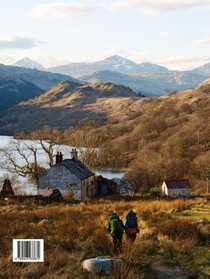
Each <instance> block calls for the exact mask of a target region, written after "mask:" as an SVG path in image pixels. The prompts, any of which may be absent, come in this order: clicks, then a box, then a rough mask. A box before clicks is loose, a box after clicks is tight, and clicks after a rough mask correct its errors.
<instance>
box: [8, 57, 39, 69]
mask: <svg viewBox="0 0 210 279" xmlns="http://www.w3.org/2000/svg"><path fill="white" fill-rule="evenodd" d="M13 66H17V67H23V68H28V69H36V70H39V71H43V70H44V67H43V66H42V65H41V64H39V63H37V62H35V61H33V60H31V59H30V58H28V57H25V58H23V59H21V60H18V61H17V62H15V63H14V64H13Z"/></svg>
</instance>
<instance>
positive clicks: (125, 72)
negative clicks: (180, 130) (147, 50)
mask: <svg viewBox="0 0 210 279" xmlns="http://www.w3.org/2000/svg"><path fill="white" fill-rule="evenodd" d="M14 65H18V66H21V67H23V68H28V69H31V68H33V69H37V70H39V71H40V69H42V71H41V73H43V70H44V71H46V72H52V73H57V74H62V75H65V76H66V77H67V76H68V77H69V76H70V77H71V78H72V77H74V78H76V79H77V81H76V82H78V79H79V80H80V81H81V82H85V83H95V82H112V83H115V84H118V85H120V84H121V85H124V86H126V87H130V88H131V89H132V90H134V91H135V92H136V94H137V95H144V96H162V95H166V94H168V93H170V92H172V91H177V92H180V91H183V90H186V89H189V88H193V87H195V86H196V85H198V84H199V83H200V82H202V81H204V80H205V79H207V78H209V77H210V63H208V64H205V65H203V66H202V67H198V68H196V69H193V70H191V71H173V70H169V69H167V68H166V67H163V66H160V65H156V64H152V63H149V62H145V63H141V64H139V63H135V62H133V61H131V60H129V59H127V58H124V57H121V56H118V55H114V56H111V57H108V58H106V59H104V60H101V61H96V62H92V63H70V64H67V65H61V66H57V67H51V68H47V69H44V68H43V66H42V65H40V64H38V63H36V62H35V61H32V60H31V59H29V58H24V59H21V60H19V61H17V62H16V63H15V64H14ZM66 80H68V79H66ZM28 81H29V82H31V80H28ZM42 82H43V81H42ZM35 85H36V86H38V87H40V85H38V84H35ZM53 85H54V84H53ZM42 89H44V90H47V89H49V87H48V88H42Z"/></svg>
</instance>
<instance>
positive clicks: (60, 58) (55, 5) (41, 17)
mask: <svg viewBox="0 0 210 279" xmlns="http://www.w3.org/2000/svg"><path fill="white" fill-rule="evenodd" d="M209 27H210V0H145V1H144V0H102V1H99V0H98V1H96V0H79V1H65V0H63V1H61V2H60V1H59V0H58V1H53V0H45V1H39V0H30V1H26V0H18V1H17V0H0V63H3V64H12V63H14V62H16V61H17V60H19V59H21V58H24V57H29V58H31V59H32V60H35V61H37V62H38V63H41V64H42V65H43V66H44V67H50V66H56V65H63V64H68V63H71V62H82V61H83V62H90V61H97V60H102V59H104V58H106V57H108V56H111V55H115V54H117V55H121V56H124V57H126V58H128V59H131V60H133V61H134V62H138V63H141V62H146V61H147V62H151V63H156V64H159V65H163V66H166V67H168V68H169V69H177V70H187V69H193V68H195V67H198V66H201V65H203V64H205V63H210V28H209Z"/></svg>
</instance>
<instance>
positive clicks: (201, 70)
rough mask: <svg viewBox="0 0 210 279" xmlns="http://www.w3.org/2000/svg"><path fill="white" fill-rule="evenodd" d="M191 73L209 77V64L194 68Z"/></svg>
mask: <svg viewBox="0 0 210 279" xmlns="http://www.w3.org/2000/svg"><path fill="white" fill-rule="evenodd" d="M191 72H193V73H197V74H200V75H206V76H208V77H210V63H207V64H204V65H203V66H201V67H198V68H195V69H194V70H192V71H191Z"/></svg>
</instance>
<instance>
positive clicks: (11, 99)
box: [0, 72, 44, 112]
mask: <svg viewBox="0 0 210 279" xmlns="http://www.w3.org/2000/svg"><path fill="white" fill-rule="evenodd" d="M43 92H44V90H42V89H41V88H38V87H37V86H36V85H34V84H33V83H30V82H28V81H26V80H23V79H21V78H18V77H17V76H14V75H7V74H5V73H2V72H1V75H0V112H5V111H6V110H7V109H8V108H10V107H12V106H14V105H16V104H18V103H20V102H22V101H26V100H28V99H29V98H35V97H36V96H39V95H41V94H42V93H43Z"/></svg>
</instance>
